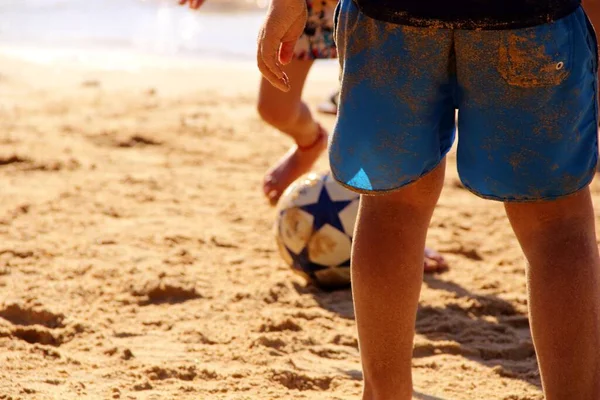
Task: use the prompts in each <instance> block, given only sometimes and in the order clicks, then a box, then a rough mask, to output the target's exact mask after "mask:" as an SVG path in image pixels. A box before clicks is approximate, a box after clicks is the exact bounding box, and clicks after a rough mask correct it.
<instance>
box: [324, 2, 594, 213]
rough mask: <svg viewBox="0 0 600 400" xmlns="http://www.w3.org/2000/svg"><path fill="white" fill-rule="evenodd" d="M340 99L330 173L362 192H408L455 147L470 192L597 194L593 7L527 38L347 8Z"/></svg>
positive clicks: (340, 20)
mask: <svg viewBox="0 0 600 400" xmlns="http://www.w3.org/2000/svg"><path fill="white" fill-rule="evenodd" d="M335 18H336V19H335V21H336V32H335V35H336V43H337V47H338V52H339V55H340V64H341V67H342V74H341V81H342V82H341V83H342V89H341V100H340V105H339V114H338V120H337V123H336V127H335V131H334V135H333V138H332V143H331V146H330V164H331V169H332V172H333V174H334V176H335V177H336V179H337V180H338V181H340V182H341V183H342V184H344V185H346V186H347V187H349V188H351V189H354V190H356V191H359V192H362V193H367V194H377V193H381V192H387V191H393V190H396V189H399V188H401V187H403V186H405V185H407V184H409V183H411V182H414V181H416V180H418V179H419V178H420V177H422V176H423V175H424V174H427V173H428V172H430V171H431V170H433V169H434V168H435V167H436V166H437V165H438V164H439V163H440V162H441V161H442V160H443V159H444V157H445V155H446V153H447V152H448V151H449V150H450V148H451V147H452V146H453V143H454V140H455V126H456V124H455V122H456V121H455V110H456V109H458V132H459V140H458V148H457V165H458V171H459V174H460V177H461V180H462V182H463V184H464V185H465V187H467V188H468V189H469V190H471V191H473V192H474V193H476V194H478V195H479V196H482V197H485V198H491V199H496V200H502V201H538V200H546V199H554V198H558V197H562V196H565V195H568V194H571V193H574V192H576V191H578V190H580V189H582V188H584V187H586V186H587V185H588V184H589V182H590V181H591V180H592V178H593V176H594V173H595V166H596V163H597V159H598V139H597V127H598V111H597V110H598V108H597V71H598V55H597V45H596V37H595V35H594V31H593V28H592V26H591V24H590V23H589V20H588V19H587V17H586V15H585V13H584V11H583V9H581V8H579V9H578V10H576V11H575V12H574V13H572V14H570V15H568V16H566V17H564V18H562V19H559V20H557V21H554V22H552V23H548V24H544V25H540V26H536V27H531V28H524V29H516V30H487V31H486V30H481V31H476V30H456V29H434V28H415V27H409V26H402V25H394V24H389V23H385V22H381V21H378V20H374V19H371V18H369V17H367V16H366V15H364V14H363V13H361V12H360V10H359V9H358V8H357V6H356V5H355V4H354V3H353V1H352V0H342V1H341V3H340V6H339V7H338V9H337V10H336V17H335Z"/></svg>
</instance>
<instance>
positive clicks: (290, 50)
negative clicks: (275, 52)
mask: <svg viewBox="0 0 600 400" xmlns="http://www.w3.org/2000/svg"><path fill="white" fill-rule="evenodd" d="M295 47H296V44H295V43H294V42H284V43H282V44H281V48H280V49H279V62H280V63H282V64H283V65H288V64H289V63H290V62H292V59H293V58H294V48H295Z"/></svg>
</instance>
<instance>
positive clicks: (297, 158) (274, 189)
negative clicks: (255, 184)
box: [263, 127, 327, 205]
mask: <svg viewBox="0 0 600 400" xmlns="http://www.w3.org/2000/svg"><path fill="white" fill-rule="evenodd" d="M326 148H327V132H325V129H323V128H322V127H319V136H318V137H317V139H315V141H314V143H312V144H311V145H309V146H306V147H299V146H297V145H295V146H294V147H292V148H291V149H290V151H288V152H287V153H286V154H285V155H284V156H283V158H281V159H280V160H279V161H277V163H276V164H275V165H274V166H273V167H272V168H271V169H270V170H269V172H267V174H266V175H265V179H264V182H263V191H264V193H265V196H267V199H268V200H269V202H270V203H271V205H275V204H277V201H278V200H279V198H280V197H281V195H282V194H283V192H284V191H285V189H287V187H288V186H289V185H291V184H292V183H293V182H294V181H295V180H296V179H298V178H299V177H301V176H302V175H304V174H305V173H307V172H309V171H310V169H311V168H312V166H313V164H314V163H315V162H316V161H317V159H318V158H319V156H320V155H321V153H323V151H324V150H325V149H326Z"/></svg>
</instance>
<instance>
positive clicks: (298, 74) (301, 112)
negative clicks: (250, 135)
mask: <svg viewBox="0 0 600 400" xmlns="http://www.w3.org/2000/svg"><path fill="white" fill-rule="evenodd" d="M312 63H313V61H308V60H294V61H292V62H291V64H289V65H287V66H286V67H285V71H286V73H287V75H288V77H289V78H290V82H292V88H291V90H290V91H289V92H287V93H284V92H282V91H280V90H278V89H276V88H275V87H273V86H272V85H271V84H270V83H269V82H268V81H267V80H265V79H263V80H262V81H261V85H260V94H259V99H258V113H259V114H260V116H261V117H262V119H263V120H264V121H265V122H267V123H268V124H270V125H271V126H273V127H274V128H277V129H279V130H280V131H281V132H282V133H284V134H286V135H288V136H290V137H291V138H292V139H293V140H294V142H295V145H294V146H292V148H291V149H290V151H289V152H288V153H286V154H285V155H284V156H283V157H282V158H281V159H280V160H279V161H278V162H276V163H275V164H274V165H273V166H272V167H271V168H270V169H269V171H268V172H267V173H266V175H265V179H264V184H263V190H264V192H265V195H266V196H267V198H268V200H269V201H270V202H271V203H276V202H277V200H279V197H280V196H281V194H282V193H283V191H284V190H285V189H286V188H287V187H288V186H289V185H290V184H291V183H292V182H294V181H295V180H296V179H297V178H299V177H300V176H301V175H303V174H305V173H306V172H308V171H309V170H310V169H311V167H312V166H313V164H314V163H315V161H316V160H317V159H318V158H319V156H320V155H321V153H323V151H324V150H325V149H326V148H327V134H326V132H325V131H324V130H323V128H322V127H321V126H320V125H319V124H318V123H317V122H316V121H315V120H314V118H313V116H312V114H311V112H310V110H309V108H308V106H307V105H306V104H305V103H304V102H303V101H302V90H303V89H304V83H305V81H306V77H307V75H308V72H309V71H310V68H311V66H312Z"/></svg>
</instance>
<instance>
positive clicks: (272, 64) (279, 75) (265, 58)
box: [256, 24, 290, 92]
mask: <svg viewBox="0 0 600 400" xmlns="http://www.w3.org/2000/svg"><path fill="white" fill-rule="evenodd" d="M280 37H281V35H278V34H277V31H276V30H270V29H269V25H268V24H267V25H265V26H264V27H263V28H262V29H261V30H260V33H259V37H258V53H257V56H256V58H257V63H258V69H259V70H260V72H261V73H262V74H263V76H264V77H265V78H266V79H267V80H268V81H269V82H271V84H272V85H273V86H275V87H276V88H278V89H280V90H282V91H284V92H287V91H288V90H289V89H290V86H289V81H288V78H287V76H286V75H285V73H284V72H283V70H282V69H281V64H280V63H279V47H280V43H281V39H280Z"/></svg>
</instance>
